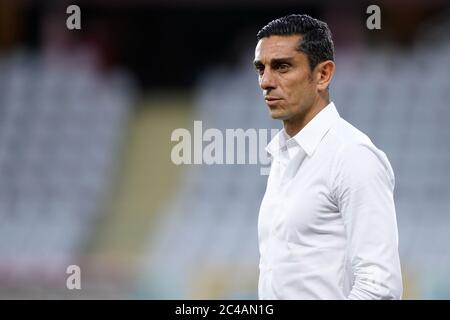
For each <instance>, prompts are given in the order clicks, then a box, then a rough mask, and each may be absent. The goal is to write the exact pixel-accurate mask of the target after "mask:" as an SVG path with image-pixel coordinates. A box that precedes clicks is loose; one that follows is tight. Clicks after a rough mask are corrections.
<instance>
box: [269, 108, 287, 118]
mask: <svg viewBox="0 0 450 320" xmlns="http://www.w3.org/2000/svg"><path fill="white" fill-rule="evenodd" d="M270 115H271V117H272V119H274V120H286V114H284V112H280V111H279V110H274V111H271V112H270Z"/></svg>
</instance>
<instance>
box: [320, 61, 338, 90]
mask: <svg viewBox="0 0 450 320" xmlns="http://www.w3.org/2000/svg"><path fill="white" fill-rule="evenodd" d="M335 69H336V65H335V64H334V62H333V61H332V60H326V61H323V62H321V63H319V64H318V65H317V66H316V80H317V90H319V91H324V90H326V89H327V88H328V85H329V84H330V82H331V79H332V78H333V75H334V71H335Z"/></svg>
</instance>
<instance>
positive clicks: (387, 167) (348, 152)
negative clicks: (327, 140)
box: [331, 118, 395, 186]
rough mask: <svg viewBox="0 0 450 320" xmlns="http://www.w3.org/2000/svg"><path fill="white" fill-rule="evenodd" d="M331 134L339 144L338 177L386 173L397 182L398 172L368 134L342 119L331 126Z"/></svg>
mask: <svg viewBox="0 0 450 320" xmlns="http://www.w3.org/2000/svg"><path fill="white" fill-rule="evenodd" d="M331 136H332V139H333V142H334V144H335V154H334V157H333V158H334V159H333V166H332V167H333V170H334V177H335V178H338V177H341V178H348V176H351V177H352V179H369V178H371V177H374V176H379V175H382V176H384V177H386V178H387V179H388V180H389V182H390V183H391V184H392V186H393V185H394V183H395V177H394V172H393V169H392V166H391V164H390V162H389V160H388V158H387V156H386V154H385V153H384V152H383V151H382V150H381V149H379V148H378V147H377V146H375V144H374V143H373V142H372V141H371V139H370V138H369V137H368V136H367V135H366V134H365V133H363V132H362V131H361V130H359V129H357V128H356V127H354V126H353V125H351V124H350V123H348V122H347V121H346V120H344V119H342V118H341V119H340V121H338V122H337V123H336V124H335V125H334V126H333V127H332V128H331Z"/></svg>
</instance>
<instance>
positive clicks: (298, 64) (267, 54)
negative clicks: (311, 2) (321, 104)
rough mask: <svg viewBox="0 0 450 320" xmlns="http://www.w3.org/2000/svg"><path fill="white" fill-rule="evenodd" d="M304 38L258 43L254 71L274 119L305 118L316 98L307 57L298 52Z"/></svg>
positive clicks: (269, 38)
mask: <svg viewBox="0 0 450 320" xmlns="http://www.w3.org/2000/svg"><path fill="white" fill-rule="evenodd" d="M300 38H301V36H300V35H292V36H270V37H267V38H262V39H261V40H259V41H258V44H257V45H256V50H255V61H254V64H255V68H256V70H257V72H258V75H259V85H260V87H261V89H262V90H263V93H264V99H265V101H266V104H267V105H268V106H269V109H270V112H271V115H272V118H273V119H279V120H294V119H295V118H296V117H297V116H302V115H304V114H305V113H306V112H307V111H308V110H309V109H310V108H311V106H312V105H313V103H314V100H315V98H316V96H317V88H316V84H315V83H314V81H313V77H312V75H311V70H310V67H309V62H308V57H307V56H306V54H304V53H303V52H299V51H298V50H296V48H297V46H298V44H299V41H300Z"/></svg>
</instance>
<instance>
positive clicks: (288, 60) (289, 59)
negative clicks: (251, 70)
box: [253, 57, 294, 67]
mask: <svg viewBox="0 0 450 320" xmlns="http://www.w3.org/2000/svg"><path fill="white" fill-rule="evenodd" d="M293 60H294V57H285V58H274V59H272V60H270V64H271V65H277V64H281V63H292V62H293ZM253 64H254V65H255V67H260V66H262V65H263V63H262V62H261V61H260V60H255V61H254V62H253Z"/></svg>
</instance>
